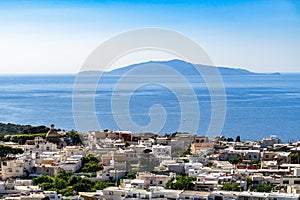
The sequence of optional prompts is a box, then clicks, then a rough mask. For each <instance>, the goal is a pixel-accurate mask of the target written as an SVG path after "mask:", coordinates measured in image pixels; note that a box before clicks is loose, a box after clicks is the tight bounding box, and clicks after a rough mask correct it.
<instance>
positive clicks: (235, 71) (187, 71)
mask: <svg viewBox="0 0 300 200" xmlns="http://www.w3.org/2000/svg"><path fill="white" fill-rule="evenodd" d="M152 64H153V65H165V66H168V67H170V68H172V69H174V70H176V71H177V72H178V73H180V74H182V75H197V74H198V71H197V70H196V69H195V67H194V66H196V67H198V69H199V70H200V71H202V70H207V69H209V68H216V69H218V71H219V73H220V74H221V75H266V74H267V75H280V73H256V72H251V71H248V70H246V69H240V68H230V67H216V66H207V65H201V64H191V63H189V62H186V61H183V60H178V59H175V60H169V61H149V62H144V63H138V64H133V65H129V66H126V67H122V68H118V69H114V70H111V71H106V72H104V73H105V75H113V76H121V75H124V74H126V73H127V72H129V71H131V70H133V69H135V68H138V67H140V66H142V65H149V66H150V65H152ZM96 72H97V71H84V72H80V73H93V74H94V73H96Z"/></svg>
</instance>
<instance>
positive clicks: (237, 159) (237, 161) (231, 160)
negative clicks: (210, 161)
mask: <svg viewBox="0 0 300 200" xmlns="http://www.w3.org/2000/svg"><path fill="white" fill-rule="evenodd" d="M242 161H243V159H242V158H230V159H229V162H230V163H231V164H233V165H237V164H239V163H241V162H242Z"/></svg>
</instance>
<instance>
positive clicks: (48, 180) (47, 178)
mask: <svg viewBox="0 0 300 200" xmlns="http://www.w3.org/2000/svg"><path fill="white" fill-rule="evenodd" d="M41 183H53V178H52V177H51V176H49V175H41V176H38V177H36V178H34V179H33V180H32V184H33V185H39V184H41Z"/></svg>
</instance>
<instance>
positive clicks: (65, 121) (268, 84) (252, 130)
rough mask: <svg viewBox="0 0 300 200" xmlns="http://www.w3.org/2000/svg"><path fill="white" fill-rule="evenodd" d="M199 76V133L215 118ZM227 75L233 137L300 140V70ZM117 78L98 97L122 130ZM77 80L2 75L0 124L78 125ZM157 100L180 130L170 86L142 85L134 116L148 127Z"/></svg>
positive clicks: (105, 122) (109, 122) (108, 120)
mask: <svg viewBox="0 0 300 200" xmlns="http://www.w3.org/2000/svg"><path fill="white" fill-rule="evenodd" d="M197 78H198V77H195V76H192V75H190V76H188V79H189V81H190V83H191V84H192V85H193V87H194V88H195V91H196V94H197V98H198V101H199V106H200V112H201V118H200V119H201V120H200V122H201V125H200V128H199V131H198V134H200V135H202V134H205V132H206V131H207V128H208V124H209V120H210V97H209V93H208V90H207V88H206V86H205V85H204V84H196V80H197ZM222 78H223V81H224V86H225V90H226V95H227V112H226V121H225V125H224V129H223V132H222V134H223V135H225V136H226V137H233V138H235V137H236V136H237V135H240V136H241V139H242V140H259V139H261V138H263V137H269V136H270V135H277V136H278V137H279V138H281V139H282V140H283V141H289V140H292V141H295V140H299V139H300V117H299V116H300V74H281V75H267V74H265V75H240V76H239V75H224V76H223V77H222ZM116 79H117V78H116V77H115V76H108V77H106V78H105V81H103V83H102V84H101V88H100V87H99V88H98V90H97V93H96V98H95V100H96V111H97V116H98V119H99V120H100V121H101V126H102V127H103V126H104V127H103V128H107V129H112V130H117V129H119V127H118V126H117V125H116V123H115V121H114V118H113V116H112V114H111V110H110V106H111V103H110V96H111V93H112V91H113V85H112V82H114V81H116ZM170 79H172V77H170ZM74 80H75V75H18V76H16V75H2V76H0V122H4V123H16V124H31V125H47V126H48V125H50V124H51V123H54V124H55V125H56V127H58V128H62V129H68V130H70V129H75V128H76V127H75V124H74V120H73V115H72V91H73V84H74ZM170 81H174V80H170ZM175 82H176V80H175ZM119 92H125V93H126V92H127V91H126V90H124V91H119ZM155 103H160V104H162V105H164V106H165V108H166V110H167V113H168V119H167V124H166V126H165V127H164V128H163V129H162V131H161V133H162V134H163V133H172V132H175V131H176V130H177V128H178V127H177V126H178V123H179V120H180V108H179V104H178V102H177V98H176V96H174V94H173V93H172V92H170V91H168V90H167V89H166V88H158V87H156V86H149V87H147V86H146V87H142V88H140V89H138V90H137V91H136V92H135V94H134V95H133V96H132V98H131V102H130V112H131V115H132V118H133V120H134V121H135V122H136V123H138V124H139V125H143V126H144V125H147V124H148V123H149V117H148V115H147V112H148V109H149V107H150V106H151V105H153V104H155ZM191 123H192V122H191Z"/></svg>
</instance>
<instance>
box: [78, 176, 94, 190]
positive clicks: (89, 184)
mask: <svg viewBox="0 0 300 200" xmlns="http://www.w3.org/2000/svg"><path fill="white" fill-rule="evenodd" d="M94 186H95V181H92V180H89V179H86V178H83V179H81V180H79V181H78V182H77V183H76V184H74V185H73V189H74V190H75V191H77V192H91V191H92V189H93V188H94Z"/></svg>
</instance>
